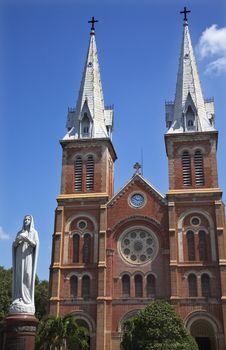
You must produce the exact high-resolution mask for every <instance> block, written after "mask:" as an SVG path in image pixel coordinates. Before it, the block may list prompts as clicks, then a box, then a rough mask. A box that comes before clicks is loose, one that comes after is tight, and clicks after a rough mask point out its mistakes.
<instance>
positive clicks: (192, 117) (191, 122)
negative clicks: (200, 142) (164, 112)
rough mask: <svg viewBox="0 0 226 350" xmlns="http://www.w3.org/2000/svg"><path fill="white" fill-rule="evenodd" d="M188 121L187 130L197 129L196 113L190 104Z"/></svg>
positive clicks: (187, 115) (187, 114) (187, 113)
mask: <svg viewBox="0 0 226 350" xmlns="http://www.w3.org/2000/svg"><path fill="white" fill-rule="evenodd" d="M186 121H187V131H195V114H194V111H193V110H192V108H191V106H188V109H187V112H186Z"/></svg>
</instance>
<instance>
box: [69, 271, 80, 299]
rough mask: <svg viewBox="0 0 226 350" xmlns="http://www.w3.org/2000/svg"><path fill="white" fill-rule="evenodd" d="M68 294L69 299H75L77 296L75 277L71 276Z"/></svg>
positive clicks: (76, 279) (76, 280)
mask: <svg viewBox="0 0 226 350" xmlns="http://www.w3.org/2000/svg"><path fill="white" fill-rule="evenodd" d="M70 294H71V297H73V298H74V297H77V294H78V278H77V276H72V277H71V278H70Z"/></svg>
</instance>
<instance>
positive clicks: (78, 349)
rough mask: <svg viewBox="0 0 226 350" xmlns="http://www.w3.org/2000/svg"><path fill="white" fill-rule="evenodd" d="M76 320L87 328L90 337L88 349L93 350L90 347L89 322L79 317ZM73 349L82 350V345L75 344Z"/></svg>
mask: <svg viewBox="0 0 226 350" xmlns="http://www.w3.org/2000/svg"><path fill="white" fill-rule="evenodd" d="M76 322H77V324H78V325H79V326H80V327H84V328H85V329H87V332H88V334H89V339H88V343H89V347H88V349H87V350H91V347H90V330H89V325H88V324H87V322H86V321H85V320H83V319H77V318H76ZM71 350H82V348H81V346H79V345H78V344H74V345H73V347H72V348H71Z"/></svg>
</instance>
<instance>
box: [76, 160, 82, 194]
mask: <svg viewBox="0 0 226 350" xmlns="http://www.w3.org/2000/svg"><path fill="white" fill-rule="evenodd" d="M74 189H75V191H76V192H81V191H82V157H77V158H76V160H75V164H74Z"/></svg>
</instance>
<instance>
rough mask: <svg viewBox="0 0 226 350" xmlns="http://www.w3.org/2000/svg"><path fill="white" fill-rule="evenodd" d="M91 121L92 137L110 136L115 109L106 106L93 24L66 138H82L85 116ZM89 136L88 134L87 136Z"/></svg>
mask: <svg viewBox="0 0 226 350" xmlns="http://www.w3.org/2000/svg"><path fill="white" fill-rule="evenodd" d="M84 115H85V116H86V118H88V120H89V122H90V133H89V137H90V138H105V137H107V138H109V130H108V129H109V128H107V126H108V127H111V126H112V120H113V110H112V109H111V108H106V109H105V107H104V96H103V90H102V83H101V76H100V67H99V62H98V55H97V47H96V39H95V30H94V27H93V26H92V28H91V33H90V40H89V46H88V52H87V56H86V61H85V66H84V70H83V76H82V81H81V85H80V90H79V96H78V100H77V104H76V108H75V109H70V110H69V111H68V120H67V128H68V131H69V132H68V133H67V134H66V136H65V137H64V138H66V139H67V138H82V137H83V136H82V133H81V123H82V120H83V118H84ZM86 137H87V136H86Z"/></svg>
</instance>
